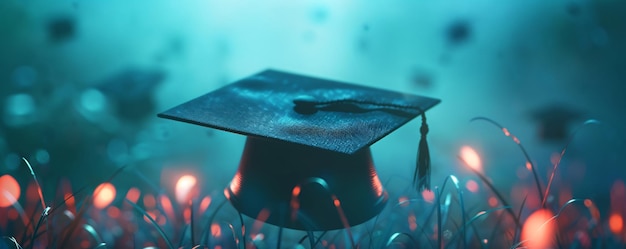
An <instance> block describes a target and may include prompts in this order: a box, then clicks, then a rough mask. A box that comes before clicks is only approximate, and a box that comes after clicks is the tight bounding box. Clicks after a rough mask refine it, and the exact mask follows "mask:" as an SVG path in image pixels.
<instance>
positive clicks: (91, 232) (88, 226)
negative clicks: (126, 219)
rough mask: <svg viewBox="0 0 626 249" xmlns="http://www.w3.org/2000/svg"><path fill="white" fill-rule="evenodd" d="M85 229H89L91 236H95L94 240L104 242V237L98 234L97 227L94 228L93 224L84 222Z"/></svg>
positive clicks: (99, 242)
mask: <svg viewBox="0 0 626 249" xmlns="http://www.w3.org/2000/svg"><path fill="white" fill-rule="evenodd" d="M83 229H84V230H85V231H87V233H88V234H89V235H90V236H91V238H93V240H94V241H96V243H98V244H100V245H101V244H103V243H102V238H100V235H99V234H98V232H96V229H95V228H93V226H91V225H89V224H84V225H83ZM100 245H98V247H100Z"/></svg>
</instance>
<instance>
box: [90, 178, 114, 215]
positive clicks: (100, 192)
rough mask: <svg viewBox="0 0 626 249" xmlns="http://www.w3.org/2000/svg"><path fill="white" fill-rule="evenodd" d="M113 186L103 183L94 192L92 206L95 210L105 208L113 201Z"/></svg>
mask: <svg viewBox="0 0 626 249" xmlns="http://www.w3.org/2000/svg"><path fill="white" fill-rule="evenodd" d="M115 194H116V190H115V186H113V184H111V183H108V182H105V183H102V184H100V185H98V187H97V188H96V190H94V198H93V205H94V207H96V208H99V209H103V208H105V207H107V206H108V205H109V204H111V202H113V200H114V199H115Z"/></svg>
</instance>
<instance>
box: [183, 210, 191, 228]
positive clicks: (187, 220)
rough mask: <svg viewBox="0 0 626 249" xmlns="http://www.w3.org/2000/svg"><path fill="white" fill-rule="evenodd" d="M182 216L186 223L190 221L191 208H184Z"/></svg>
mask: <svg viewBox="0 0 626 249" xmlns="http://www.w3.org/2000/svg"><path fill="white" fill-rule="evenodd" d="M183 217H184V218H185V222H186V223H187V224H189V223H190V222H191V208H189V207H187V208H185V211H183Z"/></svg>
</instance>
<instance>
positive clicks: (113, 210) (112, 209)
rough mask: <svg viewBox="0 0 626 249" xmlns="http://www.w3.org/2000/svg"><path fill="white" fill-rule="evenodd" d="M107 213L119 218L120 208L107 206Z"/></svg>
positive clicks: (111, 216)
mask: <svg viewBox="0 0 626 249" xmlns="http://www.w3.org/2000/svg"><path fill="white" fill-rule="evenodd" d="M107 215H108V216H109V217H110V218H113V219H117V218H119V217H120V209H119V208H117V207H116V206H110V207H108V208H107Z"/></svg>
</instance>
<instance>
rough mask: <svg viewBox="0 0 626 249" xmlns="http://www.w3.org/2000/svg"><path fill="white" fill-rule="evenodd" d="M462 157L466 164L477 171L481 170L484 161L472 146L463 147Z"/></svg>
mask: <svg viewBox="0 0 626 249" xmlns="http://www.w3.org/2000/svg"><path fill="white" fill-rule="evenodd" d="M461 159H463V161H464V162H465V164H467V166H469V167H470V168H472V169H474V170H476V171H481V168H482V161H481V159H480V156H479V155H478V153H476V151H475V150H474V149H473V148H472V147H470V146H467V145H465V146H463V147H461Z"/></svg>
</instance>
